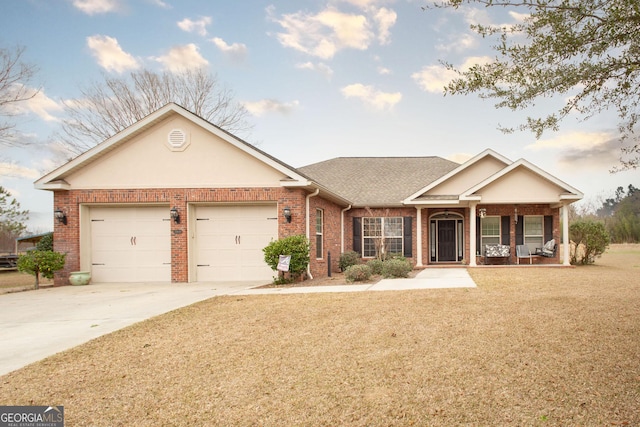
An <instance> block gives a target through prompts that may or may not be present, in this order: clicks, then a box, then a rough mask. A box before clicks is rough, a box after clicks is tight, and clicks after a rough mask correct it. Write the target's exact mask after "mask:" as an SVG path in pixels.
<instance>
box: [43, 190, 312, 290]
mask: <svg viewBox="0 0 640 427" xmlns="http://www.w3.org/2000/svg"><path fill="white" fill-rule="evenodd" d="M305 196H306V192H305V191H304V190H302V189H295V190H290V189H286V188H281V187H274V188H269V187H267V188H224V189H220V188H178V189H176V188H158V189H144V190H71V191H55V192H54V209H61V210H62V211H63V212H64V213H65V214H66V216H67V225H63V224H60V223H58V222H57V221H55V224H54V235H55V238H54V245H55V246H54V250H56V251H58V252H62V253H66V254H67V261H66V264H65V267H64V269H62V270H60V271H58V272H56V275H55V279H54V284H55V285H56V286H60V285H65V284H67V278H68V277H69V273H70V272H71V271H77V270H79V269H80V228H81V227H80V207H81V205H103V206H104V205H120V206H126V205H130V206H140V205H145V204H146V205H149V204H152V205H166V206H167V210H169V209H170V208H173V207H175V208H176V209H177V210H178V212H179V213H180V215H181V217H182V218H183V220H182V221H180V223H179V224H176V223H174V222H173V221H172V222H171V281H172V282H187V281H188V279H189V260H188V232H187V227H188V221H187V220H186V212H187V206H188V205H189V204H190V203H251V202H275V203H277V204H278V236H279V237H285V236H290V235H295V234H304V233H305V220H304V218H305V213H306V212H305ZM285 206H287V207H289V208H290V209H291V211H292V222H291V223H288V222H287V221H286V220H285V219H284V217H283V216H282V209H283V208H284V207H285Z"/></svg>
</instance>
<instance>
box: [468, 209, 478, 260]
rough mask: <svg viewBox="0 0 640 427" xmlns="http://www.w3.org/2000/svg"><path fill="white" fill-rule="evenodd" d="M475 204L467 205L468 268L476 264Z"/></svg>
mask: <svg viewBox="0 0 640 427" xmlns="http://www.w3.org/2000/svg"><path fill="white" fill-rule="evenodd" d="M476 205H477V203H476V202H471V203H470V204H469V267H475V266H476V265H477V264H476V232H477V230H476Z"/></svg>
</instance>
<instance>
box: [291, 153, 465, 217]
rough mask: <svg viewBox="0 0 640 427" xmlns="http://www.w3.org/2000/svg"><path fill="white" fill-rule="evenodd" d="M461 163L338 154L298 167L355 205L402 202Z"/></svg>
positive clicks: (381, 204)
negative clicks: (342, 155)
mask: <svg viewBox="0 0 640 427" xmlns="http://www.w3.org/2000/svg"><path fill="white" fill-rule="evenodd" d="M458 166H459V165H458V164H457V163H455V162H452V161H449V160H445V159H443V158H440V157H338V158H335V159H330V160H325V161H323V162H319V163H314V164H311V165H307V166H303V167H300V168H298V171H300V172H302V173H303V174H304V175H306V176H308V177H310V178H311V179H312V180H314V181H316V182H318V183H320V184H322V185H324V186H326V187H328V188H331V189H332V190H333V191H335V192H336V193H337V194H339V195H341V196H342V197H344V198H345V199H347V200H350V201H351V202H352V205H353V206H354V207H365V206H366V207H380V206H402V205H403V199H404V198H406V197H407V196H408V195H410V194H413V193H414V192H416V191H417V190H418V189H419V188H421V187H423V186H424V185H425V183H431V182H433V181H435V180H436V179H438V178H440V177H441V176H443V175H445V174H447V173H448V172H450V171H451V170H453V169H455V168H456V167H458Z"/></svg>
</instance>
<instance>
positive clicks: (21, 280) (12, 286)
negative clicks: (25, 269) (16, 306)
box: [0, 270, 53, 294]
mask: <svg viewBox="0 0 640 427" xmlns="http://www.w3.org/2000/svg"><path fill="white" fill-rule="evenodd" d="M35 282H36V278H35V276H32V275H30V274H27V273H21V272H19V271H16V270H0V294H4V293H7V292H20V291H25V290H30V289H35ZM51 285H53V279H46V278H44V277H42V276H40V286H43V287H44V286H51Z"/></svg>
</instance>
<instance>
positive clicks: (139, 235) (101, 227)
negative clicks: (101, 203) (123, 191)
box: [90, 207, 171, 283]
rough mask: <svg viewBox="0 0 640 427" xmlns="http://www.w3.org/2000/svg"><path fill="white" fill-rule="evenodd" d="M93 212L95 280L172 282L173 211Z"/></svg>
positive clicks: (92, 248) (131, 210)
mask: <svg viewBox="0 0 640 427" xmlns="http://www.w3.org/2000/svg"><path fill="white" fill-rule="evenodd" d="M90 212H91V214H90V215H91V276H92V281H94V282H96V283H108V282H170V281H171V222H170V219H169V208H167V207H136V208H104V207H92V208H91V210H90Z"/></svg>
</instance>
